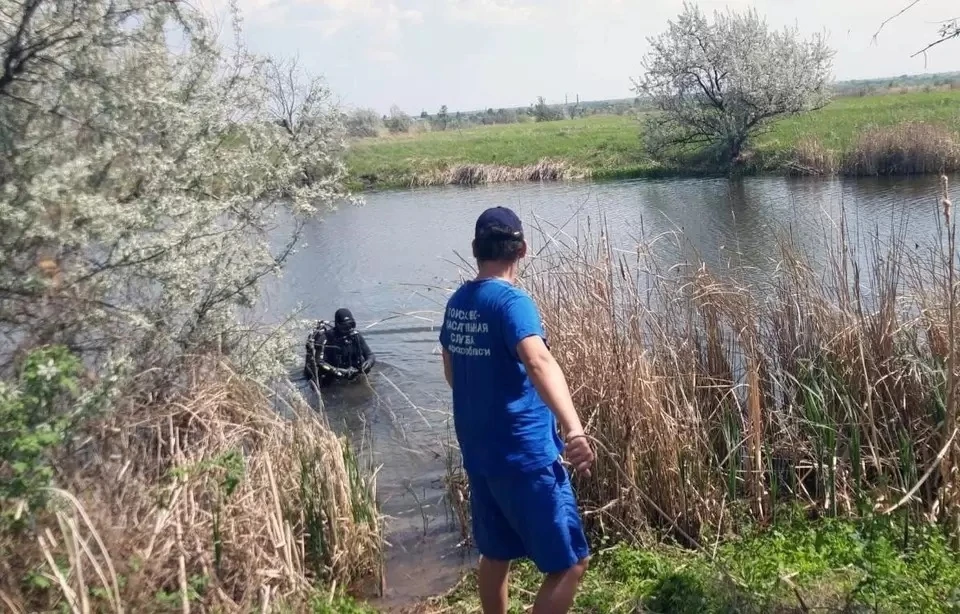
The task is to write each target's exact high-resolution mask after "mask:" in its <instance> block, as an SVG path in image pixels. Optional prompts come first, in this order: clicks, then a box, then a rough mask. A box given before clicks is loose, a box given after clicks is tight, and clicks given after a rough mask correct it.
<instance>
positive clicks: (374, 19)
mask: <svg viewBox="0 0 960 614" xmlns="http://www.w3.org/2000/svg"><path fill="white" fill-rule="evenodd" d="M201 1H202V2H203V4H204V5H205V7H209V8H212V9H213V10H214V11H215V12H217V13H222V12H223V10H224V9H225V8H226V5H227V1H228V0H201ZM238 5H239V7H240V11H241V14H242V15H243V18H244V19H245V20H248V21H250V22H255V23H257V24H264V23H266V24H270V25H285V26H293V27H297V26H299V27H307V28H312V29H316V30H317V31H319V32H320V33H321V35H323V36H334V35H336V34H338V33H339V32H341V31H342V30H343V29H344V28H345V27H347V26H353V25H363V26H366V27H369V28H372V29H373V30H375V31H377V32H378V33H380V34H386V35H388V36H391V37H393V36H395V35H396V34H397V33H398V32H399V31H400V30H401V29H402V28H403V27H404V26H408V25H419V24H421V23H423V13H421V12H420V11H418V10H415V9H412V8H403V7H401V6H399V5H398V4H397V0H238Z"/></svg>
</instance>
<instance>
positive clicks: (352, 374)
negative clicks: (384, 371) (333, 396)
mask: <svg viewBox="0 0 960 614" xmlns="http://www.w3.org/2000/svg"><path fill="white" fill-rule="evenodd" d="M306 350H307V351H306V360H305V361H304V367H303V374H304V377H306V378H308V379H310V380H312V381H314V382H316V383H317V385H318V386H320V387H321V388H322V387H324V386H329V385H330V384H331V383H333V382H334V381H337V380H343V381H351V380H355V379H357V378H358V377H359V376H360V374H361V373H369V372H370V370H371V369H372V368H373V366H374V365H375V364H376V362H377V358H376V355H375V354H374V353H373V352H371V351H370V346H368V345H367V342H366V340H365V339H364V338H363V335H361V334H360V333H359V332H357V323H356V322H355V321H354V319H353V314H352V313H350V310H349V309H338V310H337V313H336V314H335V315H334V323H333V325H332V326H331V325H330V323H329V322H323V321H320V322H318V323H317V327H316V328H315V329H314V330H313V332H311V333H310V336H309V337H308V338H307V348H306Z"/></svg>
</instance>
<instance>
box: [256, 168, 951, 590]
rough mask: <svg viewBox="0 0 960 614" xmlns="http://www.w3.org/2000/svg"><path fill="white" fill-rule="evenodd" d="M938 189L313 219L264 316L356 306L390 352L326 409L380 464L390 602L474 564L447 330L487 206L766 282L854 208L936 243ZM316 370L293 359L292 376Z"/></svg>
mask: <svg viewBox="0 0 960 614" xmlns="http://www.w3.org/2000/svg"><path fill="white" fill-rule="evenodd" d="M937 193H938V178H936V177H922V178H908V179H904V178H898V179H856V180H847V179H809V178H805V179H789V178H748V179H743V180H737V181H732V180H726V179H700V180H663V181H643V180H642V181H624V182H614V183H552V184H501V185H493V186H484V187H474V188H466V187H443V188H428V189H421V190H409V191H390V192H382V193H373V194H367V195H365V201H366V202H365V204H364V205H362V206H357V207H354V206H348V207H344V208H341V209H340V210H338V211H336V212H335V213H332V214H329V215H326V216H325V217H324V218H323V219H322V220H318V221H316V222H313V223H311V224H310V225H309V226H308V227H307V228H306V233H305V244H304V245H301V247H300V250H299V252H298V253H297V254H295V255H294V256H293V258H292V260H291V261H290V262H289V265H288V268H287V269H286V271H285V272H284V276H283V278H282V279H281V280H280V282H279V283H274V284H271V287H270V288H269V289H268V291H267V293H266V300H265V307H266V309H267V313H268V314H269V315H270V316H271V317H274V318H276V319H280V318H283V317H285V316H286V315H287V314H288V313H290V312H291V311H293V310H294V309H296V308H297V307H298V306H299V307H300V308H302V310H303V311H302V317H305V318H312V319H319V318H323V319H332V318H333V313H334V311H335V310H336V309H337V308H339V307H348V308H350V309H351V310H352V311H353V313H354V316H355V317H356V319H357V322H358V324H359V327H360V329H361V330H362V331H363V333H364V334H365V336H366V338H367V341H368V343H369V344H370V346H371V348H372V349H373V350H374V352H376V354H377V356H378V359H379V365H378V367H377V368H376V369H375V371H374V372H373V373H372V374H371V377H370V378H369V380H368V381H367V382H366V383H361V384H357V385H355V386H350V387H345V388H337V389H333V390H331V391H329V392H328V391H324V398H323V411H325V412H326V413H327V415H328V416H329V419H330V421H331V424H332V425H333V427H334V428H336V429H337V430H339V431H341V432H343V433H348V434H349V435H350V436H351V437H352V438H353V439H354V441H356V442H357V443H358V444H362V446H363V447H364V449H365V450H367V451H368V454H370V455H372V459H373V462H374V464H375V465H377V466H379V467H380V470H379V474H378V490H379V497H380V502H381V506H382V510H383V512H384V513H385V514H386V515H387V516H388V519H389V520H388V522H389V524H388V540H389V542H390V544H391V547H390V550H389V554H388V560H387V598H386V600H385V601H384V604H386V605H389V604H394V603H402V602H406V601H410V600H414V599H416V598H417V597H422V596H425V595H429V594H435V593H437V592H440V591H442V590H444V589H445V588H447V587H449V586H450V585H451V584H452V583H453V582H455V581H456V579H457V578H458V576H459V574H460V573H461V572H462V570H463V568H464V566H465V565H469V564H472V562H473V559H474V556H473V554H472V553H469V552H463V549H461V548H458V543H459V540H460V534H459V531H458V529H457V528H456V527H455V526H454V523H453V520H452V516H451V515H450V514H449V512H448V510H447V509H446V507H445V505H444V498H443V496H444V490H443V476H444V469H445V462H446V458H447V455H448V446H449V445H451V444H452V442H453V434H452V424H451V422H450V416H449V392H448V390H447V388H446V383H445V382H444V379H443V373H442V367H441V362H440V357H439V353H438V351H439V348H438V345H437V335H438V326H439V324H440V322H441V312H442V309H443V304H444V302H445V299H446V296H447V293H448V292H449V290H451V289H452V288H454V287H455V286H456V283H457V280H458V279H459V278H460V276H462V275H463V276H465V275H469V268H468V267H469V263H466V262H465V261H463V260H462V259H461V258H460V256H463V257H465V258H469V256H470V240H471V236H472V231H473V223H474V220H475V219H476V216H477V215H478V214H479V213H480V212H481V211H482V210H483V209H485V208H486V207H490V206H494V205H504V206H508V207H511V208H513V209H514V210H515V211H517V212H518V214H520V216H521V217H522V218H523V220H524V222H525V224H526V225H527V226H528V228H532V227H534V226H538V227H540V228H542V229H545V230H546V231H548V232H550V233H552V232H557V231H558V229H562V231H563V232H566V233H569V234H574V233H576V232H578V229H579V230H580V231H582V229H583V228H584V227H585V226H586V224H587V223H588V221H589V223H591V224H594V225H595V224H597V221H598V220H600V219H602V220H603V223H604V224H605V226H606V227H608V228H610V229H611V236H612V237H613V240H614V242H615V243H618V244H619V245H620V246H621V247H624V248H632V247H633V246H635V244H636V242H637V241H638V240H641V239H643V240H650V239H653V238H655V237H658V236H662V235H664V234H668V233H677V232H682V234H683V236H684V237H685V239H686V242H687V243H688V245H689V247H690V248H692V249H693V250H695V252H696V254H698V255H699V257H701V258H703V260H704V261H705V262H707V263H708V264H723V265H725V266H726V265H729V264H731V263H732V264H734V265H742V266H744V267H746V268H749V269H750V270H751V271H752V273H751V274H754V275H764V274H769V273H770V272H771V271H772V270H773V269H774V267H775V266H776V263H777V260H778V256H779V252H778V238H777V237H778V233H779V232H781V231H783V230H789V231H790V232H792V233H793V235H794V236H796V237H797V238H798V239H799V242H800V244H801V245H803V246H805V248H806V249H809V250H813V251H815V250H817V249H822V247H818V246H822V245H823V238H824V237H825V236H827V235H829V234H831V233H832V232H833V230H832V229H833V228H834V227H835V225H836V224H838V223H839V220H840V218H841V213H843V214H844V216H845V218H846V221H847V225H848V228H849V229H850V230H851V233H852V234H853V235H854V236H859V237H860V238H861V240H863V241H866V240H867V237H869V236H872V235H879V236H880V237H881V239H885V238H888V237H889V236H890V234H891V232H894V231H904V232H906V233H907V235H908V236H909V237H910V238H911V240H912V238H914V237H918V238H919V237H934V236H935V235H936V232H937V223H938V221H937V220H938V207H937ZM671 257H675V258H681V257H689V254H686V255H684V256H681V254H679V253H677V254H668V255H667V258H671ZM668 264H669V263H668ZM307 332H308V331H307V330H304V331H303V334H304V337H305V336H306V333H307ZM298 351H299V350H298ZM301 368H302V363H300V364H296V365H291V375H292V376H293V377H295V378H296V377H298V375H299V370H300V369H301ZM302 384H303V383H302V382H301V385H302Z"/></svg>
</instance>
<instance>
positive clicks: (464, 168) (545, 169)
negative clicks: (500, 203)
mask: <svg viewBox="0 0 960 614" xmlns="http://www.w3.org/2000/svg"><path fill="white" fill-rule="evenodd" d="M588 176H589V174H588V173H587V172H586V171H584V170H581V169H577V168H576V167H574V166H573V165H571V164H569V163H567V162H562V161H561V162H557V161H551V160H540V161H539V162H537V163H536V164H528V165H524V166H503V165H499V164H469V163H468V164H455V165H453V166H450V167H449V168H445V169H440V170H434V171H430V172H427V173H419V174H417V175H415V176H414V177H413V179H412V180H411V187H427V186H438V185H467V186H469V185H484V184H488V183H508V182H517V181H563V180H566V179H584V178H586V177H588Z"/></svg>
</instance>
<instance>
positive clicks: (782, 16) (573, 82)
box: [194, 0, 960, 113]
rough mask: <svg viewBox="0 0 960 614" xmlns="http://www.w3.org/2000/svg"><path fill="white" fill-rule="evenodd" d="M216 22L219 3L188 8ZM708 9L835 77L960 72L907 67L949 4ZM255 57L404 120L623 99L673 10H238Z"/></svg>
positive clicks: (597, 2)
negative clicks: (752, 13) (317, 78)
mask: <svg viewBox="0 0 960 614" xmlns="http://www.w3.org/2000/svg"><path fill="white" fill-rule="evenodd" d="M194 1H196V2H199V3H200V5H201V6H202V7H203V8H205V9H206V10H208V11H209V12H212V13H214V14H219V15H221V16H223V15H225V13H224V11H223V5H224V4H225V0H194ZM910 2H911V0H731V1H721V0H703V1H702V2H700V3H699V4H700V6H701V7H702V8H703V9H704V10H705V11H708V12H712V11H713V10H714V9H723V8H725V7H730V8H734V9H742V8H745V7H754V8H756V9H757V10H758V11H759V12H760V13H761V14H763V15H765V16H766V18H767V20H768V22H769V23H770V24H771V25H773V26H777V27H779V26H784V25H796V26H798V27H799V28H800V30H801V31H802V32H805V33H811V32H815V31H826V33H827V34H828V35H829V40H830V43H831V45H832V46H833V47H834V48H835V49H836V50H837V56H836V59H835V72H836V76H837V77H838V78H839V79H851V78H866V77H882V76H891V75H899V74H904V73H921V72H942V71H952V70H960V40H957V41H953V42H952V43H947V44H945V45H943V46H941V47H940V48H938V49H936V50H933V51H931V52H930V54H929V55H928V57H927V59H926V63H925V61H924V59H923V58H922V57H919V58H910V55H911V54H912V53H913V52H915V51H917V50H919V49H920V48H922V47H923V46H924V45H925V44H926V43H927V42H929V41H930V40H932V39H933V38H934V37H935V36H936V27H937V26H936V23H935V22H937V21H940V20H943V19H946V18H953V17H960V7H958V6H957V3H956V1H955V0H920V2H919V3H918V4H917V5H916V6H915V7H913V8H912V9H911V10H910V11H909V12H907V13H906V14H904V15H903V16H901V17H900V18H898V19H897V20H896V21H894V22H893V23H891V24H889V25H888V26H887V27H886V28H885V29H884V30H883V32H881V34H880V36H879V38H878V39H877V40H876V41H874V40H873V34H874V33H875V32H876V30H877V28H878V27H879V26H880V24H881V23H882V22H883V21H884V19H886V18H888V17H891V16H893V15H895V14H896V13H897V12H898V11H900V10H901V9H903V8H904V7H905V6H906V5H907V4H909V3H910ZM239 4H240V7H241V10H242V12H243V17H244V23H243V28H244V33H245V38H246V39H247V41H248V44H249V46H250V47H251V48H252V49H253V50H255V51H258V52H263V53H270V54H275V55H298V56H299V58H300V61H301V63H302V64H303V65H304V66H305V67H307V68H308V69H309V70H311V71H312V72H314V73H317V74H322V75H324V76H325V77H326V79H327V81H328V82H329V84H330V86H331V88H332V89H333V90H334V92H335V93H336V94H337V96H338V97H339V98H340V100H341V102H342V103H343V104H344V105H346V106H361V107H372V108H374V109H377V110H378V111H380V112H386V111H387V110H388V109H389V108H390V106H391V105H393V104H397V105H399V106H400V107H401V108H403V109H404V110H406V111H407V112H410V113H419V112H420V111H421V110H424V109H425V110H427V111H430V112H435V111H436V110H437V109H438V108H439V107H440V106H441V105H444V104H446V105H448V106H449V108H450V109H451V110H472V109H478V108H487V107H494V108H499V107H507V106H521V105H528V104H530V103H531V102H532V101H533V100H535V99H536V97H537V96H544V97H546V98H547V99H548V100H550V101H553V102H557V101H563V99H564V96H569V97H570V99H571V100H572V99H573V98H574V97H575V96H576V95H577V94H578V93H579V94H580V96H581V98H583V99H585V100H595V99H604V98H625V97H629V96H632V92H631V91H630V77H631V76H637V75H639V73H640V71H641V66H640V61H641V58H642V56H643V54H644V53H645V51H646V48H647V42H646V37H648V36H651V35H655V34H657V33H659V32H660V31H662V30H663V29H664V28H665V25H666V22H667V20H668V19H670V18H672V17H674V16H675V15H676V14H677V13H679V12H680V10H681V7H682V0H239Z"/></svg>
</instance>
